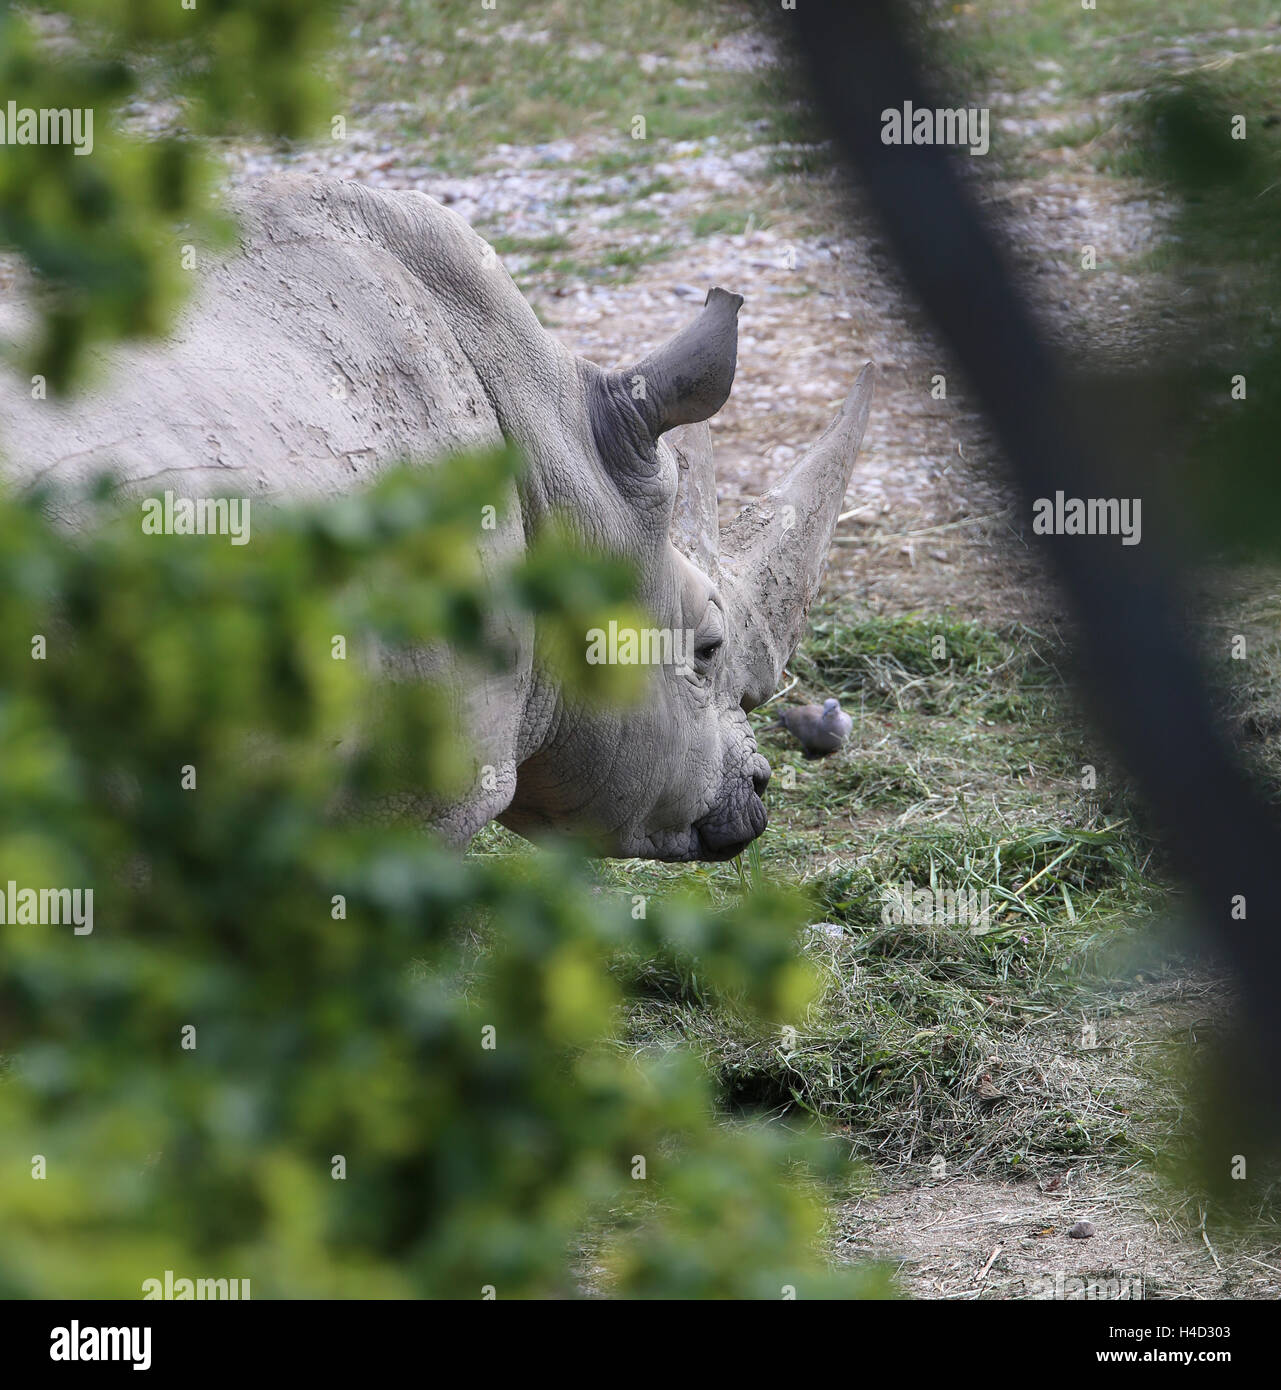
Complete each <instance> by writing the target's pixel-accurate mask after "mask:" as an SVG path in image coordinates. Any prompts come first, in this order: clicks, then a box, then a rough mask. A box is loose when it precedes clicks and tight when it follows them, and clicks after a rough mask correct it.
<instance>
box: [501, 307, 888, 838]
mask: <svg viewBox="0 0 1281 1390" xmlns="http://www.w3.org/2000/svg"><path fill="white" fill-rule="evenodd" d="M742 302H743V301H742V299H741V298H740V296H738V295H735V294H730V293H728V292H726V291H725V290H722V289H713V290H712V291H711V292H710V293H709V295H708V296H707V302H706V305H705V307H704V309H703V311H702V313H701V314H700V316H699V317H698V318H697V319H696V320H695V321H694V322H693V323H691V324H690V325H689V326H688V327H686V328H685V329H683V330H682V331H681V332H680V333H678V334H677V335H676V336H675V337H674V338H673V339H671V340H670V341H669V342H668V343H666V344H665V345H664V346H663V347H661V348H659V349H658V350H657V351H655V352H653V353H651V354H650V355H649V356H647V357H645V358H644V359H643V360H642V361H640V362H639V363H637V364H636V365H635V366H633V367H629V368H625V369H623V370H618V371H605V370H603V369H601V368H599V367H597V366H595V365H594V364H592V363H589V362H584V361H579V363H578V366H579V370H580V373H581V379H582V384H583V395H584V399H585V402H586V408H587V411H588V414H589V416H590V421H591V430H592V435H593V441H594V446H595V453H596V455H597V457H598V458H599V460H600V462H601V464H603V472H604V476H605V478H606V479H607V486H606V487H605V489H604V492H603V493H602V492H601V491H600V490H599V489H598V490H597V491H596V494H595V497H594V500H593V509H592V510H593V517H594V522H595V524H594V525H593V527H592V530H593V532H595V533H597V534H598V535H599V534H602V533H603V534H604V536H606V537H607V538H608V540H609V541H610V543H612V545H613V546H614V548H616V549H621V550H623V551H624V552H626V553H628V554H630V555H631V557H632V558H633V559H634V561H635V562H636V568H637V570H638V572H639V574H640V576H641V581H640V591H639V595H638V597H639V599H640V601H641V603H642V605H643V606H644V607H645V609H646V610H647V611H648V613H650V614H651V615H652V617H653V619H654V621H655V623H656V630H658V631H663V632H670V633H673V634H682V635H684V636H685V640H686V642H687V643H688V648H689V650H688V651H681V652H680V653H679V657H685V658H688V659H678V658H674V659H669V660H663V661H660V662H658V663H657V664H655V665H653V666H652V667H651V668H650V669H649V671H648V680H649V687H648V690H647V693H646V696H645V698H644V699H643V700H642V701H641V702H640V703H639V704H637V705H635V706H632V707H629V708H627V709H626V710H609V709H604V710H602V709H588V708H578V709H576V710H574V711H573V712H572V713H570V712H566V711H563V710H562V711H558V713H557V715H556V718H555V721H554V722H555V725H556V727H555V728H554V729H553V731H552V733H551V736H550V737H549V739H548V740H547V741H546V742H544V744H543V747H542V748H541V749H540V751H539V753H538V754H536V755H535V756H534V757H533V758H531V759H529V760H527V761H526V762H524V763H522V765H521V767H520V771H519V775H518V779H517V789H516V795H515V798H514V800H513V801H512V803H511V805H510V806H509V807H508V808H507V811H506V813H505V814H504V815H503V816H502V817H501V819H502V820H503V822H504V823H505V824H507V825H509V826H510V827H511V828H513V829H516V830H519V831H523V832H530V831H536V830H537V829H539V828H540V827H541V828H556V829H561V830H563V829H567V828H581V829H583V830H586V831H588V832H590V833H592V834H593V835H595V836H596V837H597V842H598V844H601V842H602V841H603V845H602V848H603V850H604V852H605V853H607V854H612V855H616V856H624V857H630V856H638V857H642V858H648V859H666V860H691V859H702V860H720V859H729V858H732V857H733V856H735V855H737V854H738V853H740V852H741V851H742V850H743V849H744V848H745V847H746V846H747V845H748V844H749V843H750V842H751V841H752V840H754V839H755V838H756V837H757V836H758V835H759V834H760V833H761V831H762V830H764V828H765V822H766V811H765V805H764V803H763V801H762V799H761V795H762V793H763V792H764V790H765V786H766V783H767V782H768V781H769V778H770V767H769V764H768V763H767V762H766V760H765V758H764V757H763V756H762V755H761V753H760V752H759V751H758V749H757V747H756V740H755V738H754V737H753V734H752V731H751V728H750V726H749V724H748V721H747V713H748V711H749V710H752V709H754V708H755V707H756V706H757V705H759V704H761V703H762V702H763V701H764V700H766V699H767V698H768V697H769V696H770V694H771V693H772V692H773V691H774V690H775V688H776V687H777V684H778V681H779V677H780V676H781V674H782V671H783V667H784V666H785V664H786V663H787V661H788V660H789V659H790V657H791V655H792V653H793V652H794V651H795V649H796V646H797V643H798V642H799V640H800V637H801V634H802V632H803V630H804V626H805V619H806V615H807V612H808V610H809V607H810V604H811V602H812V601H813V598H814V595H815V593H816V591H817V589H818V586H819V582H820V580H821V578H822V573H823V569H824V566H825V563H826V557H827V552H828V549H829V546H830V543H831V538H832V532H833V530H834V528H835V525H836V519H837V517H838V515H839V513H840V510H841V503H842V500H843V499H844V496H845V490H846V488H847V486H848V485H849V479H850V473H851V470H852V468H853V465H854V460H855V458H856V457H857V454H858V449H859V445H860V443H861V441H862V436H863V430H864V426H865V424H866V421H867V414H868V407H869V403H870V400H871V394H872V379H873V369H872V367H871V365H870V364H869V365H868V366H867V367H865V368H864V369H863V371H862V373H861V374H860V376H859V378H858V381H857V382H856V384H855V386H854V388H853V390H852V391H851V392H850V395H849V397H848V398H847V400H846V401H845V403H844V406H843V407H842V409H841V411H840V413H839V414H838V415H837V417H836V419H835V420H834V421H833V422H832V424H831V426H830V427H829V429H828V430H827V431H826V433H825V434H824V435H823V436H822V438H821V439H819V441H818V442H817V443H816V444H815V445H814V447H813V448H812V449H811V450H810V451H809V452H808V453H807V454H806V455H805V456H804V457H803V458H802V459H801V460H800V462H798V463H797V464H796V466H795V467H794V468H793V469H792V470H791V472H790V473H788V474H787V476H786V477H785V478H784V479H783V480H782V481H781V482H780V483H778V484H777V485H776V486H775V487H774V488H772V489H771V490H770V491H769V492H767V493H766V494H765V495H764V496H763V497H760V498H758V499H757V500H756V501H754V502H752V503H750V504H749V505H748V506H747V507H745V508H744V509H743V511H741V512H740V513H739V515H738V516H737V517H736V518H735V519H734V520H733V521H732V522H731V523H730V524H729V526H728V527H727V528H726V530H725V531H724V533H723V534H722V533H721V530H720V526H719V522H718V517H717V497H716V478H715V474H714V471H713V466H712V448H711V435H710V431H709V428H708V425H707V423H706V422H707V420H708V419H709V418H710V417H711V416H712V415H714V414H715V413H716V411H718V410H719V409H720V407H721V406H722V405H723V404H724V403H725V401H726V399H727V398H728V396H729V391H730V386H731V384H732V382H733V379H734V369H735V361H736V353H737V343H738V327H737V322H738V310H739V307H740V306H741V304H742Z"/></svg>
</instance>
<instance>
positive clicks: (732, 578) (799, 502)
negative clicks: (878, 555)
mask: <svg viewBox="0 0 1281 1390" xmlns="http://www.w3.org/2000/svg"><path fill="white" fill-rule="evenodd" d="M875 375H876V372H875V368H874V367H873V366H872V364H871V363H870V362H869V363H868V364H867V366H865V367H864V368H863V370H862V371H861V372H860V373H859V375H858V380H857V381H856V382H855V383H854V388H853V390H851V391H850V393H849V395H848V396H847V397H846V399H845V404H844V405H843V406H842V407H841V410H840V413H839V414H838V415H837V417H836V419H835V420H833V421H832V423H831V424H830V425H829V426H828V428H827V430H826V431H825V433H824V434H823V435H822V436H821V438H820V439H819V440H818V442H817V443H816V444H815V445H814V447H813V448H812V449H810V451H809V452H808V453H807V454H806V455H805V457H804V458H802V459H801V460H800V461H799V462H798V463H797V464H796V465H795V467H793V468H792V470H791V472H789V473H788V474H787V476H786V477H785V478H783V479H782V481H781V482H779V483H778V484H776V485H775V486H774V487H772V488H771V489H770V490H769V491H768V492H767V493H765V494H764V496H762V497H758V498H757V499H756V500H755V501H754V502H749V503H748V504H747V506H745V507H744V508H743V510H742V511H741V512H739V514H738V515H737V516H736V517H735V518H734V520H733V521H732V522H730V524H729V525H728V526H727V527H726V528H725V530H724V532H722V534H721V538H720V571H721V580H722V588H723V589H724V590H726V591H727V597H728V598H729V600H730V602H731V605H732V609H733V612H734V615H735V618H736V621H737V624H738V641H737V642H736V643H735V652H734V657H733V660H734V663H735V667H734V669H735V677H736V684H737V685H738V686H739V687H740V688H741V690H742V692H743V694H742V705H743V708H744V709H745V710H750V709H755V708H756V706H757V705H759V704H761V703H762V702H763V701H765V700H767V699H768V698H769V697H770V695H771V694H773V692H774V691H775V689H777V687H778V682H779V678H780V677H781V676H782V674H783V668H784V667H785V666H786V665H787V663H788V661H790V660H791V657H792V653H793V652H794V651H795V650H796V646H797V643H798V642H799V641H800V639H801V634H802V632H803V631H804V630H805V619H806V617H807V615H808V614H809V609H810V604H811V603H813V601H814V595H815V594H816V593H817V592H818V586H819V583H820V582H821V581H822V578H823V571H824V569H825V568H826V565H827V552H828V550H829V548H830V546H831V543H832V533H833V531H834V530H835V529H836V519H837V517H838V516H839V515H840V513H841V503H842V502H843V501H844V499H845V489H846V488H847V487H848V486H849V481H850V473H851V472H852V471H853V468H854V460H855V459H856V458H857V457H858V451H859V446H860V445H861V444H862V442H863V431H864V429H865V428H866V426H867V414H868V409H869V407H870V406H871V402H872V386H873V383H874V380H875Z"/></svg>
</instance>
